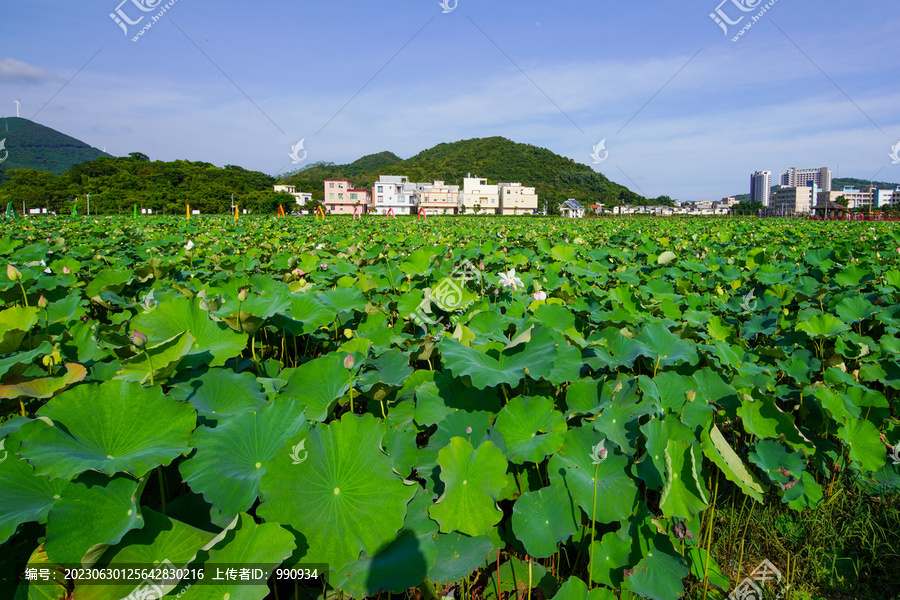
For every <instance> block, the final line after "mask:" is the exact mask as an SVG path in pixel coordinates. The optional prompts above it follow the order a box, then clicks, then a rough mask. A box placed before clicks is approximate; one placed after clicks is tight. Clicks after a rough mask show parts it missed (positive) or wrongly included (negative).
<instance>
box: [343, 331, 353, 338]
mask: <svg viewBox="0 0 900 600" xmlns="http://www.w3.org/2000/svg"><path fill="white" fill-rule="evenodd" d="M344 337H345V338H347V339H348V340H352V339H353V330H352V329H345V330H344Z"/></svg>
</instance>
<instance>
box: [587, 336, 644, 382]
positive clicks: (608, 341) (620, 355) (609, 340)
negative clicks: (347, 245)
mask: <svg viewBox="0 0 900 600" xmlns="http://www.w3.org/2000/svg"><path fill="white" fill-rule="evenodd" d="M589 341H590V343H591V347H590V348H589V349H588V350H587V353H586V354H587V358H586V359H585V362H587V363H588V364H589V365H590V366H591V368H592V369H594V370H595V371H600V370H604V369H610V370H612V369H615V368H616V367H623V366H624V367H632V366H634V361H636V360H637V359H638V357H639V356H650V355H651V350H650V349H649V348H648V347H647V346H646V344H644V343H643V342H641V341H640V340H636V339H633V338H630V337H627V336H625V335H622V332H621V330H619V329H618V328H616V327H607V328H606V329H604V330H603V331H602V332H601V333H599V334H595V335H592V336H591V337H590V338H589ZM591 355H593V357H592V356H591ZM594 357H596V358H594Z"/></svg>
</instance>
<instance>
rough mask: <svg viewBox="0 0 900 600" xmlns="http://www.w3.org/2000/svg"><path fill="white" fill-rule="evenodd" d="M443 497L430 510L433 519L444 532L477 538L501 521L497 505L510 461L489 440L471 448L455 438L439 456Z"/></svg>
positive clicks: (505, 482)
mask: <svg viewBox="0 0 900 600" xmlns="http://www.w3.org/2000/svg"><path fill="white" fill-rule="evenodd" d="M437 462H438V464H439V465H440V467H441V481H443V482H444V495H443V496H442V497H441V498H439V499H438V501H437V502H436V503H435V505H434V506H432V507H431V511H430V514H431V518H432V519H434V520H436V521H437V522H438V523H439V524H440V526H441V532H442V533H449V532H451V531H459V532H460V533H465V534H467V535H471V536H478V535H483V534H485V533H487V531H488V530H489V529H490V528H491V527H493V526H494V525H496V524H497V523H499V522H500V519H501V518H502V517H503V512H502V511H501V510H499V509H498V508H497V505H496V502H497V499H498V498H499V497H500V492H502V491H503V488H505V487H506V485H507V482H508V480H507V475H506V469H507V462H506V458H505V457H504V456H503V453H502V452H501V451H500V450H498V449H497V447H496V446H494V444H493V442H490V441H486V442H484V443H482V444H481V445H480V446H478V449H477V450H475V448H473V447H472V444H471V443H469V441H468V440H466V439H464V438H461V437H455V438H452V439H451V440H450V443H449V444H448V445H447V446H445V447H444V448H443V449H441V451H440V452H439V453H438V459H437Z"/></svg>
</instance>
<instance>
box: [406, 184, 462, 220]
mask: <svg viewBox="0 0 900 600" xmlns="http://www.w3.org/2000/svg"><path fill="white" fill-rule="evenodd" d="M416 192H417V200H418V202H417V206H418V208H419V209H424V210H425V214H426V215H455V214H456V213H457V212H459V186H458V185H447V184H445V183H444V182H443V181H435V182H434V183H431V184H429V183H420V184H417V185H416Z"/></svg>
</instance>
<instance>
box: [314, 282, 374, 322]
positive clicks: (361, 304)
mask: <svg viewBox="0 0 900 600" xmlns="http://www.w3.org/2000/svg"><path fill="white" fill-rule="evenodd" d="M318 298H319V302H321V303H322V306H324V307H326V308H330V309H332V310H333V311H334V312H335V313H337V315H338V316H339V317H342V316H349V315H350V314H352V313H353V312H363V311H364V310H366V297H365V296H363V294H362V292H361V291H359V290H358V289H356V288H337V289H334V290H328V291H327V292H322V293H320V294H318Z"/></svg>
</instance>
